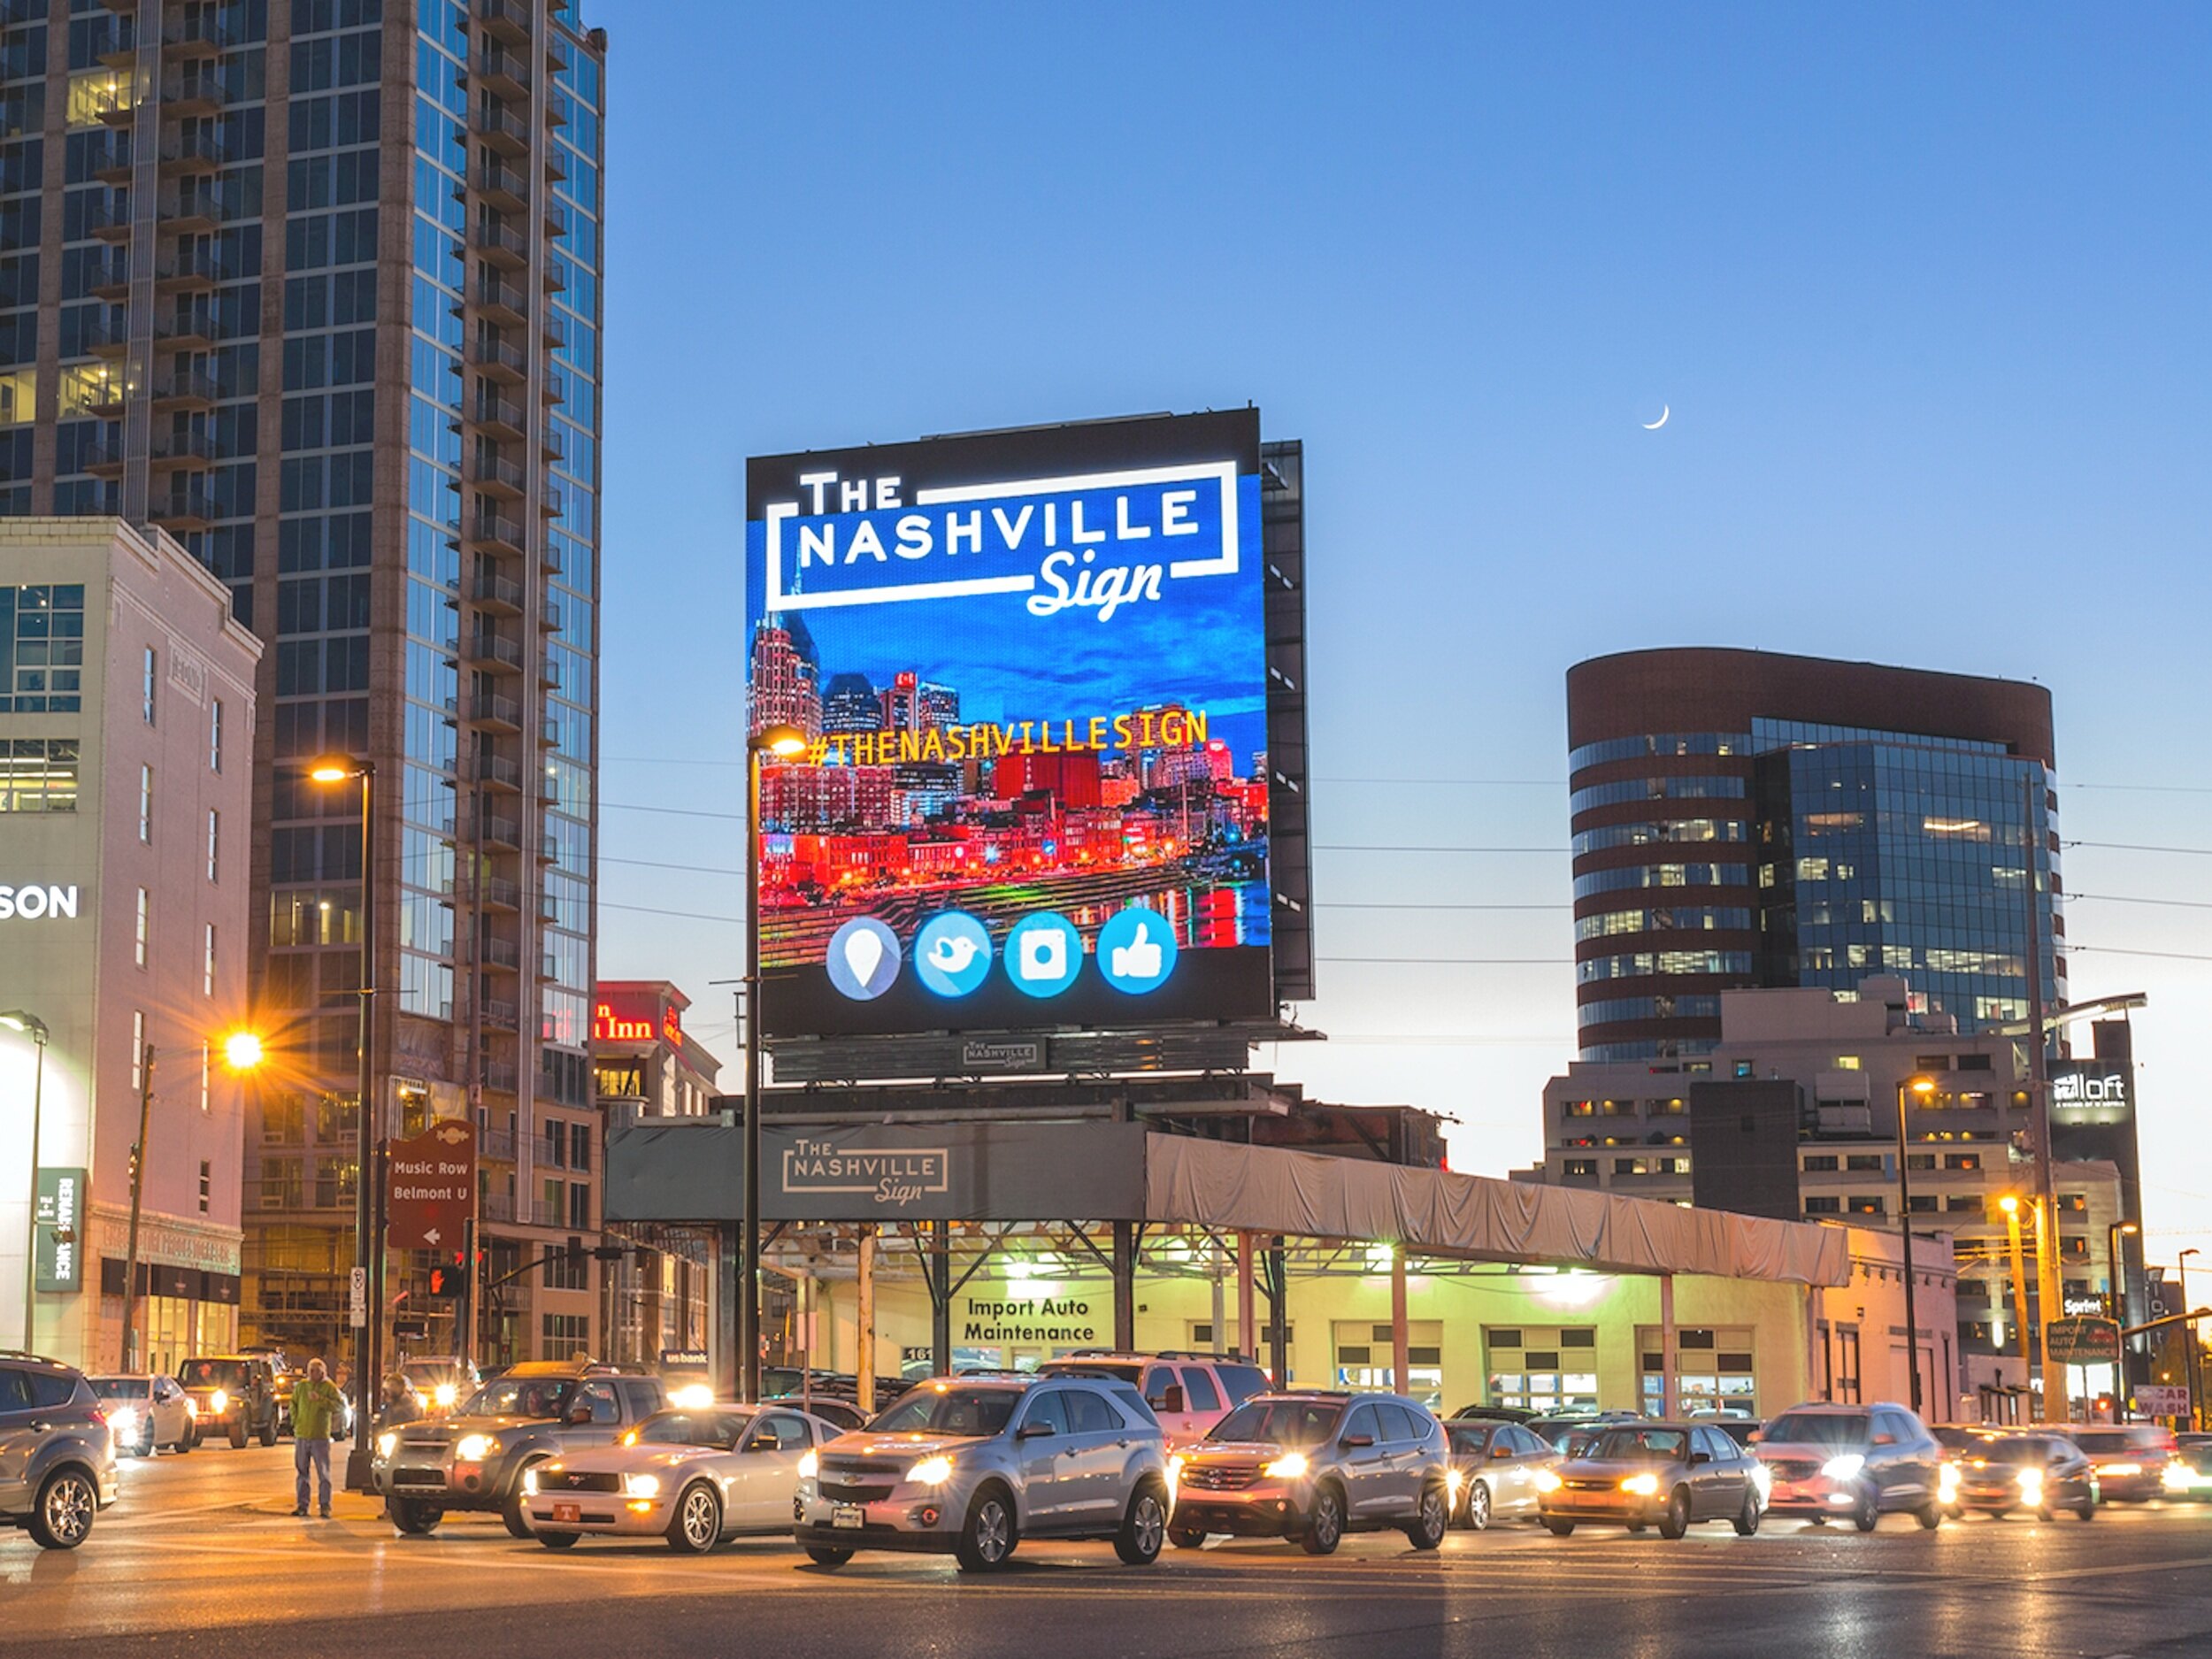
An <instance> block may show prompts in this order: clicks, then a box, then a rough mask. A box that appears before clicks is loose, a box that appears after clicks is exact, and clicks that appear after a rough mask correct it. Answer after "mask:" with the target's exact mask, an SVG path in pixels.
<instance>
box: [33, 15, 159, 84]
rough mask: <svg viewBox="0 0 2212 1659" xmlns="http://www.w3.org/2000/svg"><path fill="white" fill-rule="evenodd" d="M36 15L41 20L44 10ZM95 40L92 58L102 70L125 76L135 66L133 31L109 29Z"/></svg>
mask: <svg viewBox="0 0 2212 1659" xmlns="http://www.w3.org/2000/svg"><path fill="white" fill-rule="evenodd" d="M37 15H38V17H39V18H40V19H44V17H45V16H46V12H45V8H44V7H39V8H38V9H37ZM95 39H96V42H97V43H96V45H95V46H94V47H93V49H92V56H93V58H94V59H95V61H96V62H97V63H98V64H99V65H100V66H101V67H102V68H103V69H112V70H116V71H118V72H119V73H126V74H127V73H129V72H130V71H131V70H132V69H133V68H134V66H135V65H137V63H138V39H137V31H136V30H135V29H121V28H114V29H110V30H108V32H107V33H106V34H104V35H97V36H96V37H95Z"/></svg>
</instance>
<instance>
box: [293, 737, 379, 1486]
mask: <svg viewBox="0 0 2212 1659" xmlns="http://www.w3.org/2000/svg"><path fill="white" fill-rule="evenodd" d="M307 775H308V777H309V778H311V780H314V781H315V782H317V783H320V784H337V783H344V782H347V781H349V780H352V779H356V778H358V779H359V780H361V988H360V1009H361V1016H360V1044H361V1052H360V1056H359V1058H360V1068H359V1071H358V1073H357V1077H356V1079H355V1089H356V1096H355V1098H356V1100H357V1109H356V1110H355V1112H354V1152H353V1157H354V1164H353V1171H354V1173H353V1271H355V1273H357V1275H359V1277H360V1280H361V1284H362V1286H363V1287H364V1290H365V1292H366V1291H368V1290H369V1289H370V1288H371V1287H372V1286H373V1285H374V1283H375V1278H376V1275H375V1272H374V1271H373V1270H374V1263H375V1262H376V1260H377V1258H378V1257H379V1256H380V1255H381V1254H382V1246H383V1240H380V1239H379V1238H377V1237H376V1236H375V1233H376V1207H375V1203H374V1194H373V1193H372V1192H371V1191H370V1187H371V1185H372V1182H371V1179H370V1178H371V1175H372V1173H373V1165H374V1164H375V1157H376V1140H375V1133H374V1130H375V1122H374V1119H375V1115H376V1079H375V1075H374V1073H375V1066H376V838H375V835H374V833H373V829H374V820H373V818H372V816H371V814H372V812H373V808H374V803H375V795H376V763H375V762H374V761H373V760H356V759H353V758H351V757H331V758H328V759H325V760H319V761H316V762H315V763H314V764H312V765H311V766H310V767H309V769H308V773H307ZM349 1310H350V1299H349ZM367 1311H368V1317H367V1318H366V1319H365V1320H364V1321H363V1323H362V1324H360V1325H357V1326H356V1327H355V1329H354V1333H353V1416H354V1425H355V1427H354V1434H353V1448H352V1450H351V1451H350V1452H349V1453H348V1454H347V1456H346V1486H347V1488H348V1489H349V1491H354V1492H365V1491H367V1490H368V1489H369V1480H370V1463H369V1436H368V1431H367V1425H368V1422H369V1419H370V1418H371V1417H372V1416H373V1414H374V1411H375V1400H376V1394H375V1386H376V1377H377V1358H378V1356H377V1351H376V1349H377V1325H378V1316H379V1315H380V1312H381V1311H382V1310H381V1309H380V1308H379V1307H378V1306H377V1305H376V1303H375V1301H374V1299H373V1297H372V1298H371V1300H370V1303H369V1307H368V1310H367Z"/></svg>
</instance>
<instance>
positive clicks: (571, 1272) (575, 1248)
mask: <svg viewBox="0 0 2212 1659" xmlns="http://www.w3.org/2000/svg"><path fill="white" fill-rule="evenodd" d="M587 1260H588V1257H587V1256H585V1255H584V1244H583V1240H580V1239H571V1240H569V1241H568V1248H566V1249H565V1250H558V1251H555V1252H553V1253H552V1254H550V1255H549V1256H547V1257H546V1258H545V1287H546V1288H547V1289H548V1290H589V1289H590V1288H591V1270H590V1269H589V1268H588V1267H587V1266H586V1265H585V1263H586V1261H587Z"/></svg>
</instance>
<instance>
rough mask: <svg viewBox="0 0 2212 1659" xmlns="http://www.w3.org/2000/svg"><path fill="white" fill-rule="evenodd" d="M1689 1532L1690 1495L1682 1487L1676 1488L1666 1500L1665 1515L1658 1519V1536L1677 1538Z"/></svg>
mask: <svg viewBox="0 0 2212 1659" xmlns="http://www.w3.org/2000/svg"><path fill="white" fill-rule="evenodd" d="M1689 1530H1690V1494H1689V1490H1688V1488H1686V1487H1684V1486H1677V1487H1676V1488H1675V1489H1674V1493H1673V1495H1672V1496H1671V1497H1669V1498H1668V1500H1667V1509H1666V1513H1665V1514H1663V1515H1662V1516H1661V1517H1659V1536H1660V1537H1662V1538H1679V1537H1681V1536H1682V1535H1683V1534H1684V1533H1685V1532H1688V1531H1689Z"/></svg>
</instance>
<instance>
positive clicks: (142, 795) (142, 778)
mask: <svg viewBox="0 0 2212 1659" xmlns="http://www.w3.org/2000/svg"><path fill="white" fill-rule="evenodd" d="M138 839H139V840H140V841H143V842H145V843H146V844H147V845H148V846H149V847H150V846H152V845H153V841H154V769H153V768H152V767H151V766H141V767H140V768H139V769H138Z"/></svg>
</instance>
